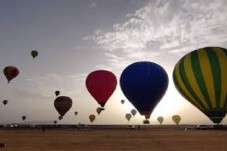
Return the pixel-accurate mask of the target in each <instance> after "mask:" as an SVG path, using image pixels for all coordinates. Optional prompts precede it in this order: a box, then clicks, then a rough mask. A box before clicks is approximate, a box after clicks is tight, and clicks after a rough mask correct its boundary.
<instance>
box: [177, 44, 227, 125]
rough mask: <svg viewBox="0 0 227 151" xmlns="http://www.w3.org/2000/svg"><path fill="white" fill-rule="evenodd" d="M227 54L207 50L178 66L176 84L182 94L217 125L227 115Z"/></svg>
mask: <svg viewBox="0 0 227 151" xmlns="http://www.w3.org/2000/svg"><path fill="white" fill-rule="evenodd" d="M226 55H227V50H226V49H224V48H220V47H205V48H201V49H198V50H194V51H192V52H190V53H188V54H186V55H185V56H184V57H183V58H181V59H180V60H179V61H178V63H177V64H176V65H175V68H174V71H173V80H174V84H175V87H176V88H177V90H178V91H179V92H180V94H181V95H182V96H183V97H185V98H186V99H187V100H188V101H189V102H190V103H192V104H193V105H194V106H195V107H197V108H198V109H199V110H200V111H201V112H203V113H204V114H205V115H206V116H207V117H208V118H209V119H210V120H211V121H213V122H214V123H217V124H218V123H220V122H221V121H222V119H223V118H224V117H225V115H226V113H227V85H226V83H227V70H226V69H227V68H226V67H227V58H226Z"/></svg>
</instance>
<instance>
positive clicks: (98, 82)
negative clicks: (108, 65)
mask: <svg viewBox="0 0 227 151" xmlns="http://www.w3.org/2000/svg"><path fill="white" fill-rule="evenodd" d="M116 86H117V79H116V77H115V75H114V74H113V73H112V72H110V71H106V70H96V71H93V72H91V73H90V74H89V75H88V76H87V78H86V87H87V89H88V91H89V93H90V94H91V95H92V96H93V97H94V98H95V100H96V101H97V102H98V103H99V104H100V105H101V107H104V106H105V104H106V102H107V101H108V99H109V97H110V96H111V95H112V93H113V92H114V90H115V88H116Z"/></svg>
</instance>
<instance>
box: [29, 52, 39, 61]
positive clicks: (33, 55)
mask: <svg viewBox="0 0 227 151" xmlns="http://www.w3.org/2000/svg"><path fill="white" fill-rule="evenodd" d="M38 54H39V53H38V51H37V50H32V51H31V55H32V57H33V59H34V58H35V57H37V56H38Z"/></svg>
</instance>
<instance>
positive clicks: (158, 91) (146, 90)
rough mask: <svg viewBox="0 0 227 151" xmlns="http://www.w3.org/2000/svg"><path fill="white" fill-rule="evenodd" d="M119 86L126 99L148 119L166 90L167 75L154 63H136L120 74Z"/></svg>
mask: <svg viewBox="0 0 227 151" xmlns="http://www.w3.org/2000/svg"><path fill="white" fill-rule="evenodd" d="M120 86H121V90H122V91H123V93H124V95H125V96H126V97H127V99H128V100H129V101H130V102H131V103H132V104H133V105H134V106H135V108H136V109H137V110H138V111H139V113H140V114H141V115H144V116H145V117H146V119H148V118H150V115H151V113H152V111H153V110H154V108H155V107H156V105H157V104H158V102H159V101H160V100H161V98H162V97H163V95H164V94H165V92H166V90H167V87H168V75H167V73H166V71H165V70H164V69H163V68H162V67H161V66H160V65H158V64H156V63H153V62H147V61H143V62H136V63H133V64H131V65H129V66H128V67H126V68H125V69H124V71H123V72H122V74H121V77H120Z"/></svg>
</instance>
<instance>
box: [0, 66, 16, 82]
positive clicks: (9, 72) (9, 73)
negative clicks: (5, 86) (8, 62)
mask: <svg viewBox="0 0 227 151" xmlns="http://www.w3.org/2000/svg"><path fill="white" fill-rule="evenodd" d="M3 73H4V75H5V77H6V79H7V80H8V83H9V82H10V81H11V80H12V79H14V78H15V77H17V75H18V74H19V70H18V69H17V67H15V66H6V67H5V68H4V70H3Z"/></svg>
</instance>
